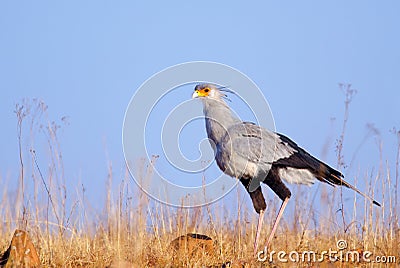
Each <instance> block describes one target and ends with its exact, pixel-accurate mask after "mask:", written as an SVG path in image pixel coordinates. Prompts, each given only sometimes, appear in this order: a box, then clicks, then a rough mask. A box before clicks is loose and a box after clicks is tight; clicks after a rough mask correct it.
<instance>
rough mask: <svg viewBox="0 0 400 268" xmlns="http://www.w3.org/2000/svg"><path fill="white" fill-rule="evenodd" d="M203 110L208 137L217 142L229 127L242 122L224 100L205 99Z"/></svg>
mask: <svg viewBox="0 0 400 268" xmlns="http://www.w3.org/2000/svg"><path fill="white" fill-rule="evenodd" d="M203 111H204V116H205V120H206V130H207V135H208V138H209V139H211V140H212V141H213V142H214V143H215V144H218V143H219V142H220V140H221V139H222V138H223V137H224V135H225V133H226V131H227V130H228V129H229V127H231V126H233V125H235V124H237V123H239V122H240V120H239V118H237V117H236V116H234V115H233V113H232V111H231V109H229V107H228V105H227V104H226V103H225V102H224V101H223V100H214V99H205V100H203Z"/></svg>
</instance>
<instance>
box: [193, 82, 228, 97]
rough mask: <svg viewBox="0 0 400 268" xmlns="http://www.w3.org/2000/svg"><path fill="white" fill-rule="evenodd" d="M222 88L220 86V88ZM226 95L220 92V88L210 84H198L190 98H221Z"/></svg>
mask: <svg viewBox="0 0 400 268" xmlns="http://www.w3.org/2000/svg"><path fill="white" fill-rule="evenodd" d="M221 89H222V88H221ZM224 97H226V95H225V94H224V93H222V92H221V90H220V88H218V87H216V86H215V85H212V84H199V85H197V86H196V87H195V88H194V92H193V95H192V98H193V99H194V98H209V99H216V100H221V99H222V98H224Z"/></svg>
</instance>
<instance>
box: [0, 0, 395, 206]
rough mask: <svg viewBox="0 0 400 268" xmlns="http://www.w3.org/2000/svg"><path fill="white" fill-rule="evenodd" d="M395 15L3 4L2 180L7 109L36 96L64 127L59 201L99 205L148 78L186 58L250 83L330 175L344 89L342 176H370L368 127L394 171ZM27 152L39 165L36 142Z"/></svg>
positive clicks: (293, 7)
mask: <svg viewBox="0 0 400 268" xmlns="http://www.w3.org/2000/svg"><path fill="white" fill-rule="evenodd" d="M399 12H400V3H399V2H398V1H384V2H372V1H371V2H366V1H351V2H349V1H319V2H318V1H292V2H290V3H289V2H288V3H285V4H283V3H281V2H277V1H257V2H255V3H251V4H249V3H247V4H244V3H239V2H232V1H229V2H228V1H227V2H223V1H201V2H193V3H190V2H182V3H180V2H176V1H168V2H162V3H159V2H155V1H147V2H144V1H142V2H139V1H137V2H135V1H113V2H106V1H64V2H61V1H21V2H19V1H2V2H1V3H0V36H1V42H0V114H1V122H2V132H1V137H2V138H1V139H0V146H1V148H2V154H0V158H1V159H0V161H1V165H0V176H1V180H8V181H11V183H10V185H9V190H10V192H13V191H15V186H14V185H13V183H12V182H13V181H14V180H16V178H17V177H18V144H17V135H16V118H15V114H14V113H13V110H14V107H15V104H16V103H18V102H20V101H21V99H22V98H39V99H42V100H43V101H44V102H45V103H46V104H47V105H48V107H49V109H48V114H49V118H50V120H57V121H60V119H61V117H62V116H67V117H68V122H69V124H68V126H65V127H63V128H62V132H61V134H60V137H59V141H60V146H61V150H62V153H63V160H64V168H65V174H66V178H67V183H68V187H69V189H70V191H71V192H75V189H76V188H79V187H80V185H81V183H83V184H84V185H85V186H86V189H87V195H88V197H89V199H90V200H92V202H93V203H98V204H101V203H102V201H103V200H104V198H103V197H102V195H103V192H104V189H105V184H106V178H107V162H108V161H111V162H112V163H113V167H114V179H115V180H116V181H119V180H120V179H121V178H122V177H123V176H124V157H123V152H122V143H121V131H122V122H123V118H124V112H125V109H126V107H127V105H128V103H129V100H130V99H131V97H132V95H133V94H134V92H135V90H136V89H137V88H138V87H139V86H140V85H141V84H142V83H143V82H144V81H145V80H146V79H147V78H149V77H150V76H151V75H153V74H154V73H156V72H158V71H160V70H162V69H164V68H166V67H169V66H171V65H175V64H178V63H182V62H187V61H193V60H206V61H215V62H220V63H224V64H227V65H230V66H232V67H234V68H237V69H238V70H240V71H242V72H243V73H245V74H246V75H248V76H249V77H250V78H251V79H252V80H253V81H254V82H255V83H256V84H257V85H258V86H259V87H260V88H261V89H262V91H263V93H264V95H265V97H266V99H267V100H268V102H269V104H270V106H271V109H272V112H273V114H274V118H275V123H276V128H277V130H278V132H281V133H284V134H286V135H288V136H289V137H291V138H292V139H294V140H295V141H296V142H297V143H298V144H299V145H301V146H303V147H304V148H306V149H307V150H309V151H310V152H311V153H312V154H314V155H315V156H317V157H320V158H322V159H324V160H327V161H328V162H329V163H330V164H332V165H333V166H335V165H336V162H335V151H334V149H335V139H336V138H337V137H338V136H339V133H340V129H341V120H342V118H343V106H344V105H343V100H344V95H343V94H342V93H341V92H340V90H339V87H338V83H351V84H352V85H353V88H354V89H357V92H358V93H357V95H356V96H355V97H354V99H353V102H352V103H351V107H350V119H349V122H348V128H347V132H346V133H347V134H346V139H345V144H344V146H345V151H344V156H345V161H346V162H347V163H349V162H350V160H351V159H352V158H353V157H354V158H355V160H354V162H353V165H352V167H351V168H350V169H349V170H347V171H346V173H349V174H350V176H351V175H356V174H357V172H359V170H371V169H372V168H373V167H377V166H378V160H379V151H378V146H377V142H376V139H375V138H373V137H371V138H369V139H368V140H367V141H366V142H365V143H363V145H362V147H361V149H359V151H358V153H357V155H355V152H356V150H357V148H358V147H359V145H360V142H361V141H362V140H363V138H364V137H365V135H366V134H367V132H368V129H367V128H366V125H367V124H368V123H370V124H374V126H375V127H376V128H377V129H378V130H379V131H380V133H381V138H382V140H383V142H384V145H383V149H384V160H388V161H389V164H390V165H391V166H392V167H394V163H395V146H396V139H395V137H394V135H393V134H391V133H390V132H389V130H390V129H392V128H393V127H396V128H397V129H400V117H399V114H400V106H399V104H398V102H399V101H400V35H399V29H398V26H399V25H400V17H399V16H398V14H399ZM190 95H191V93H190V92H188V94H187V97H188V98H190ZM332 118H336V120H334V121H332V120H331V119H332ZM194 132H196V131H194ZM196 133H197V132H196ZM26 135H28V134H26ZM201 138H202V137H199V140H200V139H201ZM327 142H328V146H329V151H328V154H327V155H322V148H323V146H324V145H325V144H326V143H327ZM36 146H37V148H36V151H37V154H38V155H39V157H41V158H42V159H46V157H47V155H46V151H45V149H44V148H45V144H40V143H39V144H36ZM24 149H25V150H27V152H26V157H29V155H28V150H29V148H27V146H25V148H24ZM41 149H42V150H41ZM43 164H44V167H43V168H44V169H45V163H43ZM350 181H351V180H350ZM13 187H14V188H13ZM100 207H101V206H100Z"/></svg>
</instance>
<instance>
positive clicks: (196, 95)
mask: <svg viewBox="0 0 400 268" xmlns="http://www.w3.org/2000/svg"><path fill="white" fill-rule="evenodd" d="M198 96H199V94H198V92H197V91H195V92H193V95H192V99H194V98H197V97H198Z"/></svg>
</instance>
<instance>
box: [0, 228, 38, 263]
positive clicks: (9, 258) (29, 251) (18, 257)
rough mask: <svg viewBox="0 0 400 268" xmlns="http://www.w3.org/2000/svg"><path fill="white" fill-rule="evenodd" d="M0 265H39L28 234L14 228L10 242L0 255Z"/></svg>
mask: <svg viewBox="0 0 400 268" xmlns="http://www.w3.org/2000/svg"><path fill="white" fill-rule="evenodd" d="M0 265H1V267H5V268H9V267H40V260H39V256H38V254H37V251H36V249H35V246H34V245H33V243H32V241H31V239H30V238H29V235H28V234H27V233H26V232H25V231H23V230H18V229H17V230H15V232H14V235H13V237H12V240H11V244H10V246H9V247H8V249H7V250H6V252H4V253H3V256H1V257H0Z"/></svg>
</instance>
